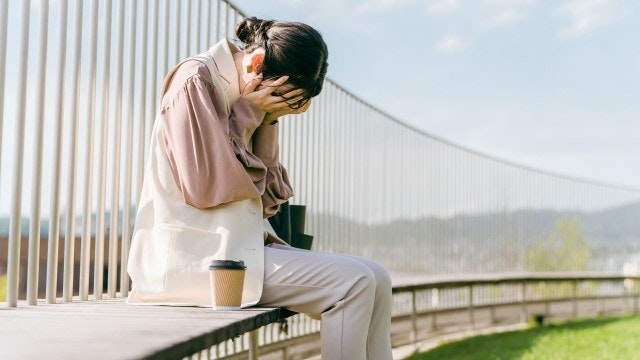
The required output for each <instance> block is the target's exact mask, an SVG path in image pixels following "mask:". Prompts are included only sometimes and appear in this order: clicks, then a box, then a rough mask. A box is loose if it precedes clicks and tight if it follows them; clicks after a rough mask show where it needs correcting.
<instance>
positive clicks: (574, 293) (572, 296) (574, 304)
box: [571, 280, 578, 317]
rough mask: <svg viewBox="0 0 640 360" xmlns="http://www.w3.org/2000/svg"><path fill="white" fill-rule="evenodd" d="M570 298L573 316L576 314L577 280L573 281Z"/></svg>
mask: <svg viewBox="0 0 640 360" xmlns="http://www.w3.org/2000/svg"><path fill="white" fill-rule="evenodd" d="M572 284H573V289H572V294H571V298H572V299H573V311H572V313H573V317H577V316H578V280H575V281H573V283H572Z"/></svg>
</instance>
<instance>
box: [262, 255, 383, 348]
mask: <svg viewBox="0 0 640 360" xmlns="http://www.w3.org/2000/svg"><path fill="white" fill-rule="evenodd" d="M264 256H265V262H264V287H263V290H262V298H261V299H260V302H259V305H265V306H281V307H285V308H287V309H290V310H293V311H296V312H299V313H304V314H307V315H309V316H311V317H313V318H318V319H321V320H322V325H321V335H320V336H321V351H322V359H324V360H340V359H344V360H358V359H369V360H378V359H380V360H390V359H393V356H392V353H391V340H390V326H391V279H390V277H389V274H388V272H387V270H386V269H385V268H384V267H383V266H382V265H380V264H378V263H376V262H375V261H372V260H368V259H364V258H360V257H355V256H349V255H340V254H330V253H321V252H314V251H307V250H300V249H296V248H292V247H287V246H282V245H278V244H272V245H269V246H267V247H266V248H265V255H264Z"/></svg>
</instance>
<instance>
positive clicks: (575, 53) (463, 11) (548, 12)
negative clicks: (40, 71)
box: [234, 0, 640, 188]
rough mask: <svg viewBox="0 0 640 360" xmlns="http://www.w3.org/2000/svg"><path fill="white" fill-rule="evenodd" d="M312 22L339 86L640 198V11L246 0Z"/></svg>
mask: <svg viewBox="0 0 640 360" xmlns="http://www.w3.org/2000/svg"><path fill="white" fill-rule="evenodd" d="M234 3H235V4H236V5H238V6H239V7H240V8H241V9H242V10H243V11H244V12H245V13H247V14H249V15H255V16H258V17H263V18H274V19H279V20H293V21H301V22H306V23H308V24H310V25H312V26H314V27H316V28H317V29H318V30H319V31H320V32H321V33H322V34H323V36H324V37H325V40H326V42H327V43H328V45H329V51H330V58H329V62H330V66H329V77H330V78H331V79H332V80H334V81H335V82H337V83H338V84H340V85H342V86H344V87H345V88H347V89H349V90H350V91H352V92H353V93H354V94H356V95H357V96H359V97H362V98H363V99H365V100H366V101H368V102H370V103H372V104H374V105H375V106H377V107H379V108H380V109H382V110H384V111H386V112H388V113H390V114H392V115H394V116H396V117H397V118H398V119H400V120H402V121H405V122H407V123H410V124H412V125H414V126H416V127H418V128H421V129H423V130H425V131H427V132H429V133H431V134H434V135H436V136H439V137H443V138H445V139H448V140H451V141H453V142H455V143H458V144H461V145H463V146H465V147H468V148H471V149H474V150H477V151H479V152H482V153H486V154H490V155H493V156H496V157H499V158H503V159H507V160H511V161H515V162H518V163H521V164H524V165H529V166H533V167H536V168H541V169H545V170H549V171H552V172H558V173H562V174H568V175H572V176H578V177H583V178H587V179H594V180H598V181H604V182H608V183H613V184H620V185H626V186H631V187H635V188H640V40H639V38H638V34H640V2H638V1H631V0H555V1H545V0H475V1H470V0H368V1H367V0H326V1H314V0H272V1H250V0H235V1H234Z"/></svg>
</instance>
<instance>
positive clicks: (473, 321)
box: [468, 285, 476, 329]
mask: <svg viewBox="0 0 640 360" xmlns="http://www.w3.org/2000/svg"><path fill="white" fill-rule="evenodd" d="M468 289H469V321H470V322H471V328H472V329H475V327H476V319H475V314H474V308H473V285H469V288H468Z"/></svg>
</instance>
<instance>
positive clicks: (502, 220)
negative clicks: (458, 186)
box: [0, 202, 640, 246]
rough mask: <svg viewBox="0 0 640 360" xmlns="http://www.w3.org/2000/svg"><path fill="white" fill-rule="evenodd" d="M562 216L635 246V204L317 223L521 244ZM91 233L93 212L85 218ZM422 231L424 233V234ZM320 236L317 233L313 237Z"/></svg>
mask: <svg viewBox="0 0 640 360" xmlns="http://www.w3.org/2000/svg"><path fill="white" fill-rule="evenodd" d="M134 210H135V209H132V211H131V224H133V221H134V219H135V211H134ZM110 217H111V214H110V213H106V214H105V230H107V231H108V228H109V226H110ZM562 217H577V218H578V219H580V220H581V222H582V226H583V227H582V230H583V233H584V235H585V236H586V237H587V238H588V239H589V243H591V244H592V245H596V246H597V245H640V202H635V203H631V204H627V205H624V206H619V207H614V208H611V209H607V210H602V211H597V212H558V211H553V210H527V209H524V210H517V211H512V212H505V213H484V214H460V215H457V216H454V217H451V218H446V219H442V218H435V217H428V218H419V219H411V220H394V221H392V222H389V223H384V224H378V225H373V226H363V225H362V224H358V223H354V222H352V221H350V220H348V219H344V218H340V217H337V216H333V215H326V214H321V215H319V217H318V221H320V222H325V221H329V220H330V222H331V224H333V225H335V226H338V227H347V226H351V227H357V228H358V229H359V233H360V236H361V237H366V236H367V233H369V232H372V233H383V234H389V235H390V236H393V234H398V233H402V234H406V235H407V237H408V239H404V240H405V241H411V240H414V241H424V240H427V241H429V240H433V241H434V242H438V241H442V240H444V238H446V240H447V241H448V242H450V241H457V240H459V241H462V240H464V241H465V242H474V241H483V240H485V239H487V238H489V237H495V236H496V234H495V229H496V228H500V232H501V234H500V236H507V237H509V236H510V234H513V236H515V234H517V236H518V237H519V238H520V239H521V241H522V239H523V238H522V237H524V243H529V242H532V241H534V240H535V237H536V236H539V235H540V234H539V232H540V229H551V228H553V224H554V223H555V222H556V221H557V220H558V219H559V218H562ZM75 224H76V233H77V234H80V233H81V229H82V217H81V216H78V217H76V222H75ZM91 224H92V229H95V224H96V214H93V215H92V217H91ZM119 228H122V211H120V214H119ZM64 229H65V220H64V216H63V217H61V219H60V232H61V233H64V232H65V230H64ZM425 229H428V231H427V234H425ZM8 232H9V218H7V217H2V218H0V236H2V235H6V234H8ZM48 232H49V221H48V220H47V219H44V220H42V221H41V222H40V233H41V235H47V234H48ZM28 233H29V219H28V218H22V234H23V235H24V236H26V235H28ZM428 234H438V235H439V236H438V238H436V239H425V236H426V235H428ZM317 235H320V234H317Z"/></svg>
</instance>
